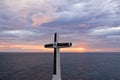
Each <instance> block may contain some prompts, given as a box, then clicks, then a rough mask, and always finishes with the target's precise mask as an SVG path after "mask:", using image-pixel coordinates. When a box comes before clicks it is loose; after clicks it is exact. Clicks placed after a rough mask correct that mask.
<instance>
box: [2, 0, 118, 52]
mask: <svg viewBox="0 0 120 80" xmlns="http://www.w3.org/2000/svg"><path fill="white" fill-rule="evenodd" d="M55 32H58V33H59V34H60V42H72V43H73V47H72V48H67V49H63V50H62V51H68V52H81V51H87V52H111V51H112V52H114V51H115V52H118V51H120V0H71V1H70V0H0V52H15V51H18V52H19V51H20V52H21V51H22V52H23V51H37V52H44V51H47V52H48V51H51V50H50V49H45V48H44V44H46V43H50V42H53V34H54V33H55Z"/></svg>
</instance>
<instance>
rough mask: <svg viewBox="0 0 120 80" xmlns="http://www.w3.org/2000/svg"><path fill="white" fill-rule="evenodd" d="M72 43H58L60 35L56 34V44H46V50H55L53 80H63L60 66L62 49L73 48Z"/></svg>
mask: <svg viewBox="0 0 120 80" xmlns="http://www.w3.org/2000/svg"><path fill="white" fill-rule="evenodd" d="M71 46H72V43H58V34H57V33H55V34H54V43H51V44H46V45H45V48H54V59H53V78H52V80H61V66H60V64H61V63H60V53H59V49H60V48H66V47H71Z"/></svg>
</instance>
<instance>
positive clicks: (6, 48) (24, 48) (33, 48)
mask: <svg viewBox="0 0 120 80" xmlns="http://www.w3.org/2000/svg"><path fill="white" fill-rule="evenodd" d="M117 50H119V49H112V48H111V49H108V48H107V49H89V48H87V47H85V46H84V47H83V46H77V47H75V46H73V47H70V48H63V49H61V52H107V51H113V52H114V51H117ZM0 51H1V52H16V51H17V52H53V49H51V48H50V49H48V48H44V46H43V45H20V44H12V45H11V44H8V45H5V44H4V45H0Z"/></svg>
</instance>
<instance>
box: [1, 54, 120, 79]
mask: <svg viewBox="0 0 120 80" xmlns="http://www.w3.org/2000/svg"><path fill="white" fill-rule="evenodd" d="M52 67H53V53H36V52H30V53H29V52H27V53H23V52H22V53H20V52H13V53H12V52H11V53H5V52H4V53H2V52H1V53H0V80H52V73H53V72H52V69H53V68H52ZM61 68H62V69H61V70H62V80H120V52H94V53H92V52H89V53H61Z"/></svg>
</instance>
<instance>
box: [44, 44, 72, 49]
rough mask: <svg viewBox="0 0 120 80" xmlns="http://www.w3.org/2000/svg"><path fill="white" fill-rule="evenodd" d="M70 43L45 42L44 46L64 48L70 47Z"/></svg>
mask: <svg viewBox="0 0 120 80" xmlns="http://www.w3.org/2000/svg"><path fill="white" fill-rule="evenodd" d="M71 46H72V43H57V44H54V43H53V44H46V45H45V48H56V47H57V48H66V47H71Z"/></svg>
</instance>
